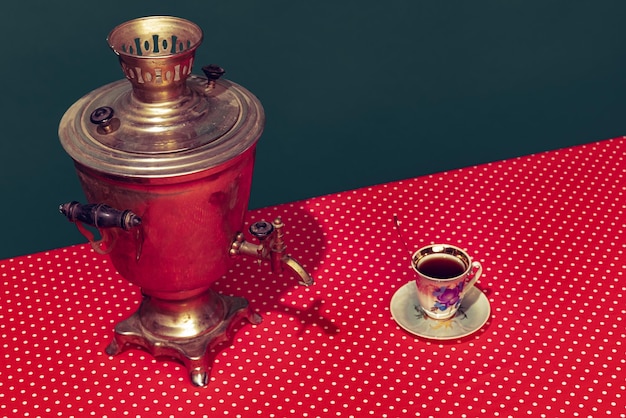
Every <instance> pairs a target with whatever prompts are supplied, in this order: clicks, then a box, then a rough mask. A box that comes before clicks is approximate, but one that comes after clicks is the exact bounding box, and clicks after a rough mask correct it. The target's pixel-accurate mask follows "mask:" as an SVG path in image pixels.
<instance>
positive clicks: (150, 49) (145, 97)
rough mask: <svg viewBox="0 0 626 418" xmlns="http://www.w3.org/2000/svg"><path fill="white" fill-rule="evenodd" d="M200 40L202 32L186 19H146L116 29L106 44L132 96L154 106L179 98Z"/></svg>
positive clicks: (156, 17)
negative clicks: (131, 87) (122, 73)
mask: <svg viewBox="0 0 626 418" xmlns="http://www.w3.org/2000/svg"><path fill="white" fill-rule="evenodd" d="M202 38H203V34H202V29H200V27H198V26H197V25H196V24H195V23H193V22H190V21H188V20H186V19H182V18H178V17H173V16H149V17H143V18H139V19H134V20H131V21H128V22H125V23H122V24H121V25H118V26H116V27H115V28H114V29H113V30H112V31H111V32H110V33H109V36H108V37H107V42H108V44H109V46H110V47H111V49H112V50H113V52H114V53H115V54H116V55H117V56H118V57H119V60H120V65H121V66H122V71H123V72H124V75H125V76H126V78H127V79H128V80H129V81H130V82H131V84H132V86H133V94H134V95H135V97H136V98H137V99H138V100H140V101H142V102H145V103H155V102H163V101H168V100H171V99H174V98H176V97H179V96H180V95H181V93H182V91H183V90H184V89H185V81H186V80H187V77H188V76H189V75H190V74H191V70H192V67H193V61H194V57H195V53H196V49H197V48H198V46H199V45H200V44H201V43H202Z"/></svg>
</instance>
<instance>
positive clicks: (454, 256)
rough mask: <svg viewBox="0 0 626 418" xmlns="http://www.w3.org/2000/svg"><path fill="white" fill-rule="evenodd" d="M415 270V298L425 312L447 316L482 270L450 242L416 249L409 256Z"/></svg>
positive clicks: (433, 315)
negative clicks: (411, 255)
mask: <svg viewBox="0 0 626 418" xmlns="http://www.w3.org/2000/svg"><path fill="white" fill-rule="evenodd" d="M411 265H412V266H413V269H414V270H415V272H416V273H417V279H416V280H415V284H416V288H417V299H418V301H419V304H420V307H421V308H422V310H423V311H424V313H425V314H426V315H428V316H429V317H431V318H434V319H448V318H451V317H453V316H454V315H455V314H456V311H457V310H458V309H459V306H461V302H462V301H463V296H465V294H466V293H467V292H468V291H469V290H470V289H471V288H472V287H473V286H474V284H475V283H476V281H477V280H478V278H479V277H480V275H481V274H482V272H483V268H482V265H481V264H480V263H479V262H478V261H472V259H471V258H470V256H469V255H468V254H467V253H466V252H465V251H463V250H462V249H460V248H458V247H455V246H454V245H449V244H433V245H428V246H426V247H423V248H420V249H419V250H417V251H416V252H415V253H414V254H413V257H412V259H411Z"/></svg>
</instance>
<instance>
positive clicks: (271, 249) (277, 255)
mask: <svg viewBox="0 0 626 418" xmlns="http://www.w3.org/2000/svg"><path fill="white" fill-rule="evenodd" d="M284 226H285V224H284V223H283V221H282V220H281V219H280V218H276V219H274V221H273V222H272V223H270V222H267V221H259V222H255V223H254V224H252V225H251V226H250V233H251V234H252V235H253V236H254V237H255V238H257V239H258V240H259V244H253V243H251V242H249V241H246V239H245V237H244V234H243V233H238V234H237V236H236V237H235V240H234V241H233V243H232V245H231V249H230V255H231V256H239V255H246V256H251V257H255V258H256V259H258V260H259V261H261V260H266V261H269V263H270V267H271V269H272V271H273V272H276V273H282V272H283V270H284V268H285V267H287V268H288V269H289V270H291V271H292V272H293V273H295V274H296V275H297V276H298V277H299V278H300V284H303V285H305V286H310V285H312V284H313V278H312V277H311V275H310V274H309V273H308V272H307V271H306V270H305V269H304V267H302V265H301V264H300V263H298V262H297V261H296V260H295V259H294V258H293V257H291V256H290V255H288V254H287V253H286V250H287V245H286V244H285V232H284V230H283V228H284Z"/></svg>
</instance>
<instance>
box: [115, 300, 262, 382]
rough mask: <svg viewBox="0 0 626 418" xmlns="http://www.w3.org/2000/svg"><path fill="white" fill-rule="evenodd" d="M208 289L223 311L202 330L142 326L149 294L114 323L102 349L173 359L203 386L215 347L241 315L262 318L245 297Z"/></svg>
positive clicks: (229, 334) (254, 321)
mask: <svg viewBox="0 0 626 418" xmlns="http://www.w3.org/2000/svg"><path fill="white" fill-rule="evenodd" d="M209 292H211V300H212V301H213V302H214V303H218V304H221V305H222V306H223V308H224V309H223V311H221V310H218V311H221V312H223V316H222V317H221V319H218V320H216V321H212V322H211V327H210V329H205V330H201V332H198V333H196V335H193V336H184V337H179V336H176V337H174V336H164V335H159V334H157V333H155V332H154V331H153V330H150V329H148V328H147V327H146V325H144V323H145V322H146V321H142V314H143V313H145V309H143V308H144V305H145V304H150V302H151V301H150V298H149V297H144V301H143V302H142V306H141V307H140V308H139V309H138V310H137V312H135V313H134V314H133V315H132V316H131V317H130V318H128V319H126V320H124V321H122V322H120V323H118V324H117V325H116V326H115V333H114V336H113V341H111V343H110V344H109V345H108V346H107V347H106V349H105V352H106V353H107V354H108V355H110V356H115V355H118V354H120V353H121V352H123V351H125V350H127V349H129V348H141V349H144V350H145V351H147V352H148V353H150V354H152V356H153V357H155V358H168V357H169V358H174V359H176V360H178V361H180V362H181V363H182V364H183V365H184V366H185V367H186V368H187V370H188V372H189V376H190V379H191V382H192V383H193V384H194V385H195V386H206V385H207V384H208V382H209V375H210V371H211V367H212V364H213V360H214V358H215V355H216V354H217V352H216V350H215V348H216V347H217V346H218V345H220V344H222V343H224V342H229V341H231V340H232V338H233V327H234V326H235V325H236V324H237V323H239V322H240V321H241V319H244V318H245V319H247V320H248V321H249V322H251V323H252V324H255V325H256V324H260V323H261V322H262V320H263V319H262V317H261V315H259V314H258V313H256V312H254V311H253V310H252V309H250V307H249V306H248V301H247V300H246V299H245V298H242V297H237V296H227V295H221V294H218V293H215V292H212V291H209ZM148 311H150V312H151V313H154V311H151V310H148ZM144 319H145V318H144ZM161 320H162V318H161Z"/></svg>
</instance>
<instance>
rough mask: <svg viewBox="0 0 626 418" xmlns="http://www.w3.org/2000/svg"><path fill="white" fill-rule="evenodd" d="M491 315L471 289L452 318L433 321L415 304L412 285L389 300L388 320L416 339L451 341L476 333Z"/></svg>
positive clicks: (486, 302) (483, 300) (486, 303)
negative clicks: (389, 317) (389, 313)
mask: <svg viewBox="0 0 626 418" xmlns="http://www.w3.org/2000/svg"><path fill="white" fill-rule="evenodd" d="M490 315H491V307H490V306H489V300H488V299H487V296H485V295H484V294H483V292H481V291H480V290H479V289H477V288H475V287H473V288H471V289H470V290H469V291H468V292H467V294H466V295H465V296H464V297H463V302H462V303H461V306H460V307H459V310H458V311H457V312H456V314H455V315H454V316H453V317H452V318H449V319H433V318H430V317H429V316H428V315H426V314H425V313H424V312H423V311H422V309H421V308H420V306H419V303H418V301H417V295H416V289H415V281H412V282H409V283H407V284H405V285H404V286H402V287H401V288H399V289H398V290H397V291H396V293H394V295H393V297H392V298H391V316H393V319H394V320H395V321H396V322H397V323H398V325H400V326H401V327H402V328H404V329H405V330H407V331H408V332H410V333H411V334H414V335H417V336H418V337H423V338H430V339H433V340H453V339H457V338H461V337H465V336H468V335H470V334H472V333H473V332H476V331H478V330H479V329H480V328H481V327H482V326H483V325H485V322H487V320H488V319H489V316H490Z"/></svg>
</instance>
